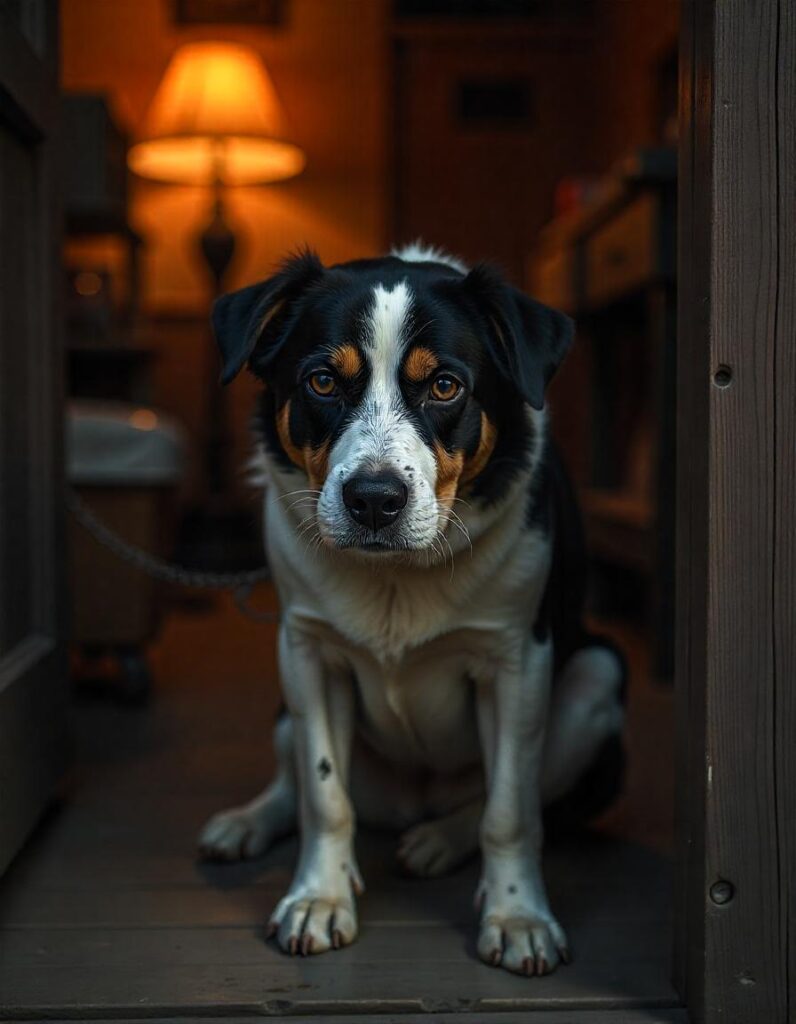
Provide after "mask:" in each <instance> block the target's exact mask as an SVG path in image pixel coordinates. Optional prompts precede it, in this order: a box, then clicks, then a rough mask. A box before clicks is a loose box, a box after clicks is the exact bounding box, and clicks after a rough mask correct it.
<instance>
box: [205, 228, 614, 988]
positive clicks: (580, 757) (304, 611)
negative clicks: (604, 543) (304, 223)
mask: <svg viewBox="0 0 796 1024" xmlns="http://www.w3.org/2000/svg"><path fill="white" fill-rule="evenodd" d="M213 322H214V328H215V333H216V337H217V340H218V344H219V347H220V352H221V357H222V363H223V370H222V382H224V383H226V382H228V381H230V380H232V379H233V378H234V377H235V376H236V374H238V373H239V371H240V370H241V369H242V368H243V367H244V366H245V365H246V366H248V368H249V369H250V371H251V372H252V373H253V374H254V375H255V376H256V377H257V378H259V379H260V380H261V381H262V382H263V385H264V389H263V391H262V394H261V397H260V402H259V408H258V413H257V429H258V432H259V436H260V439H261V449H262V457H263V463H264V470H265V474H266V478H267V489H266V490H267V496H268V500H267V501H266V502H265V505H264V507H265V508H266V514H265V537H266V547H267V554H268V560H269V564H270V566H271V568H272V571H273V578H274V581H275V584H276V587H277V590H278V594H279V601H280V606H281V611H282V618H281V624H280V628H279V670H280V676H281V684H282V689H283V694H284V699H285V704H286V713H285V714H284V715H283V716H282V717H281V718H280V720H279V721H278V723H277V726H276V730H275V746H276V751H277V757H278V771H277V775H276V778H275V779H274V781H273V782H272V784H271V785H270V786H269V787H268V788H267V789H266V790H265V791H264V792H263V793H262V794H261V795H260V796H258V797H257V798H256V799H254V800H253V801H252V802H251V803H249V804H247V805H245V806H242V807H237V808H234V809H232V810H229V811H226V812H223V813H221V814H218V815H216V816H215V817H213V818H212V819H211V820H210V821H209V822H208V824H207V825H206V826H205V828H204V830H203V832H202V834H201V836H200V849H201V851H202V853H203V854H204V855H205V856H206V857H209V858H215V859H224V860H233V859H237V858H244V857H256V856H259V855H261V854H262V853H263V852H264V851H265V850H266V849H267V848H268V847H269V846H270V845H271V844H272V843H274V842H275V841H276V840H277V839H278V838H281V837H283V836H285V835H287V834H289V833H292V832H295V831H296V830H297V829H298V827H299V824H300V833H301V852H300V857H299V862H298V866H297V868H296V871H295V875H294V877H293V881H292V883H291V885H290V888H289V889H288V892H287V894H286V895H285V896H284V898H283V899H282V900H281V902H280V903H279V904H278V906H277V907H276V909H275V911H274V913H273V916H272V918H271V921H270V930H269V934H270V935H271V936H274V937H275V938H276V940H277V942H278V944H279V946H280V947H281V949H282V950H284V951H285V952H287V953H290V954H296V953H302V954H310V953H321V952H324V951H326V950H330V949H337V948H340V947H342V946H346V945H348V944H349V943H351V942H353V941H354V939H355V938H356V935H357V927H358V925H357V909H356V899H357V897H358V896H359V895H360V894H361V893H362V892H363V889H364V885H363V880H362V877H361V874H360V871H359V868H358V866H357V861H356V856H355V852H354V845H353V843H354V822H355V818H356V819H358V820H359V821H361V822H363V823H367V824H371V825H376V826H388V827H393V828H394V827H395V826H396V825H397V826H399V828H400V829H401V830H402V831H403V835H402V838H401V840H400V845H399V850H398V856H399V858H400V860H401V862H402V864H403V866H404V867H405V869H406V870H407V871H410V872H413V873H415V874H417V875H424V876H436V875H440V874H442V873H443V872H446V871H449V870H450V869H452V868H453V867H455V866H456V865H457V864H458V863H459V862H460V861H461V860H463V859H464V858H466V857H469V856H471V855H472V854H473V853H475V852H476V851H477V850H478V848H479V847H480V851H481V855H482V873H481V879H480V883H479V886H478V890H477V893H476V905H477V907H478V908H479V910H480V923H479V932H478V942H477V948H478V954H479V956H480V957H481V959H483V960H484V961H485V962H486V963H488V964H492V965H494V966H498V965H499V966H502V967H503V968H505V969H507V970H509V971H512V972H515V973H518V974H524V975H534V974H536V975H543V974H547V973H549V972H551V971H553V970H554V969H555V968H556V966H557V965H558V964H559V963H561V962H564V963H567V962H569V960H570V958H571V954H570V949H569V944H568V941H567V937H566V935H565V932H564V930H563V929H562V927H561V925H560V924H559V922H558V921H557V920H556V918H555V916H554V914H553V911H552V910H551V907H550V905H549V902H548V898H547V895H546V891H545V885H544V880H543V877H542V868H541V848H542V831H543V824H542V807H543V806H545V807H556V806H561V804H562V801H565V800H566V799H567V796H568V794H569V795H571V794H572V793H573V792H574V791H576V790H578V788H579V787H581V789H582V788H583V783H584V780H585V781H586V782H588V778H589V775H590V772H592V771H594V770H595V766H596V765H598V764H599V762H600V759H601V757H602V756H603V754H604V752H605V751H606V750H607V749H608V747H609V746H610V745H611V744H616V742H617V741H618V737H619V735H620V733H621V729H622V721H623V700H622V692H623V687H624V666H623V660H622V657H621V655H620V653H619V652H618V651H617V650H615V649H614V648H613V647H612V646H611V645H610V644H609V643H608V642H607V641H605V640H602V639H600V638H599V637H595V636H592V635H590V634H589V632H588V631H587V629H586V628H585V626H584V624H583V619H582V608H583V590H584V581H585V556H584V554H583V551H582V548H581V547H580V541H579V539H578V528H577V521H578V517H577V509H576V506H575V503H574V498H573V495H572V492H571V489H570V488H569V485H568V483H567V480H566V476H565V474H564V473H563V470H562V467H561V464H560V461H559V459H558V457H557V455H556V452H555V449H554V447H553V445H552V444H551V442H550V440H549V438H548V433H547V417H546V410H545V389H546V386H547V384H548V383H549V381H550V379H551V378H552V376H553V374H554V372H555V370H556V368H557V367H558V365H559V364H560V362H561V360H562V358H563V357H564V355H565V353H566V351H567V349H568V347H569V345H570V342H571V340H572V337H573V324H572V322H571V321H570V320H569V318H567V317H566V316H564V315H563V314H561V313H559V312H556V311H554V310H552V309H549V308H547V307H545V306H544V305H542V304H540V303H538V302H535V301H533V300H532V299H530V298H527V297H526V296H525V295H523V294H521V293H520V292H519V291H517V290H516V289H514V288H513V287H511V286H510V285H509V284H507V283H506V282H505V281H504V280H503V279H502V278H501V276H500V274H499V273H498V272H496V271H495V270H494V269H492V268H491V267H489V266H488V265H477V266H474V267H473V268H471V269H469V268H468V267H466V266H465V265H464V264H462V263H461V262H460V261H459V260H458V259H455V258H453V257H450V256H448V255H447V254H445V253H443V252H440V251H439V250H436V249H433V248H428V247H424V246H422V245H420V244H416V245H413V246H410V247H407V248H404V249H402V250H397V251H393V253H392V254H390V255H389V256H386V257H383V258H377V259H362V260H356V261H353V262H348V263H343V264H339V265H337V266H332V267H328V268H327V267H325V266H323V264H322V263H321V261H320V260H319V259H318V257H317V256H316V255H315V254H313V253H312V252H311V251H303V252H300V253H299V254H297V255H294V256H292V257H291V258H289V259H288V260H287V261H286V262H285V263H284V264H283V265H282V267H281V269H280V270H279V272H278V273H276V274H275V275H274V276H273V277H271V278H270V279H268V280H266V281H264V282H262V283H261V284H257V285H253V286H251V287H248V288H244V289H242V290H241V291H238V292H235V293H233V294H230V295H227V296H224V297H222V298H221V299H220V300H219V301H218V302H217V303H216V305H215V307H214V312H213ZM614 790H615V787H614V789H613V790H612V791H611V793H610V794H609V795H613V792H614Z"/></svg>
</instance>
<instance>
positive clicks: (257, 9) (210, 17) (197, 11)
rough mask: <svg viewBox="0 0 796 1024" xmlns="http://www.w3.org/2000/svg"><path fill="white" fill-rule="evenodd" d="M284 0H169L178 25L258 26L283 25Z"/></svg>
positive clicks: (285, 0)
mask: <svg viewBox="0 0 796 1024" xmlns="http://www.w3.org/2000/svg"><path fill="white" fill-rule="evenodd" d="M287 6H288V0H173V17H174V21H175V23H176V24H178V25H259V26H272V27H278V26H281V25H283V24H284V23H285V18H286V14H287Z"/></svg>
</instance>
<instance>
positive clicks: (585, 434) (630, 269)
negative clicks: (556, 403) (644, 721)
mask: <svg viewBox="0 0 796 1024" xmlns="http://www.w3.org/2000/svg"><path fill="white" fill-rule="evenodd" d="M675 204H676V153H675V152H674V151H673V150H669V149H663V150H658V149H652V150H640V151H638V152H637V153H635V154H633V155H632V156H631V157H629V158H628V159H627V160H626V161H624V162H623V163H622V164H620V165H619V166H618V167H617V168H616V170H615V172H614V173H613V174H611V175H610V176H609V177H607V178H606V179H604V180H603V181H602V182H600V183H599V184H598V185H597V187H596V189H595V190H594V192H593V198H591V200H590V201H588V202H586V203H585V204H584V205H583V206H582V207H580V208H578V209H575V210H572V211H570V212H569V213H567V214H565V215H562V216H561V217H559V218H557V219H556V220H555V221H553V222H552V223H551V224H550V225H548V226H547V227H546V228H545V229H544V230H543V231H542V232H541V234H540V238H539V244H538V247H537V250H536V251H535V253H534V255H533V257H532V259H531V261H530V265H529V273H528V282H527V284H528V289H529V291H530V292H531V294H533V295H534V296H535V297H536V298H538V299H540V301H542V302H546V303H548V304H549V305H551V306H555V307H557V308H559V309H562V310H564V311H566V312H568V313H569V314H571V315H572V316H573V317H575V318H576V319H577V325H578V343H579V346H585V347H587V349H588V366H589V372H588V375H587V376H588V381H589V384H588V389H589V393H588V394H585V395H583V396H581V397H582V398H583V401H578V402H577V403H571V405H570V412H569V415H572V411H571V410H572V408H573V407H576V408H577V415H578V416H579V417H580V418H581V424H580V427H581V439H582V441H581V443H582V444H584V445H588V447H589V456H588V458H587V460H586V462H587V471H586V478H585V479H582V480H580V481H578V482H579V484H580V492H581V501H582V506H583V512H584V520H585V525H586V531H587V536H588V541H589V546H590V551H591V553H592V556H593V557H594V558H595V559H596V560H598V562H600V563H602V564H603V565H608V566H613V567H617V568H618V569H620V570H621V571H625V572H627V571H629V572H631V573H635V574H637V575H640V576H641V577H643V579H644V581H645V583H646V589H647V591H648V594H649V596H650V603H651V610H652V616H651V619H652V628H653V633H654V638H655V646H656V650H657V669H658V672H659V674H661V675H663V676H669V675H670V674H671V670H672V658H673V641H672V634H673V601H674V549H673V530H674V511H673V510H674V505H673V502H674V404H675V390H674V383H675V301H676V292H675V260H676V247H675V225H676V205H675ZM569 398H570V401H571V399H572V396H569Z"/></svg>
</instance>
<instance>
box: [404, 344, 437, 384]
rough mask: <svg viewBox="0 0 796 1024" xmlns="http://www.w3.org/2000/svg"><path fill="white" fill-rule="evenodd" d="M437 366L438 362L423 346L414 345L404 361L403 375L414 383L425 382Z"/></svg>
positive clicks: (429, 350)
mask: <svg viewBox="0 0 796 1024" xmlns="http://www.w3.org/2000/svg"><path fill="white" fill-rule="evenodd" d="M438 366H439V360H438V359H437V357H436V356H435V355H434V353H433V352H432V351H431V349H429V348H426V347H425V346H424V345H416V346H415V347H414V348H413V349H412V350H411V352H410V353H409V355H407V357H406V359H405V360H404V373H405V374H406V376H407V378H408V379H409V380H411V381H414V382H415V383H420V381H423V380H426V379H427V378H428V377H430V376H431V374H432V373H433V372H434V371H435V370H436V369H437V367H438Z"/></svg>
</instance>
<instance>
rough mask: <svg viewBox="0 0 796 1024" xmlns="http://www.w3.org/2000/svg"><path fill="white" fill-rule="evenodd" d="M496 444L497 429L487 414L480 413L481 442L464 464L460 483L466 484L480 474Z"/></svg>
mask: <svg viewBox="0 0 796 1024" xmlns="http://www.w3.org/2000/svg"><path fill="white" fill-rule="evenodd" d="M496 442H497V428H496V427H495V424H494V423H493V422H492V421H491V420H490V419H489V417H488V416H487V414H486V413H485V412H484V411H483V410H482V411H481V440H480V441H479V442H478V447H477V448H476V450H475V453H474V454H473V455H471V456H470V458H469V459H468V460H467V461H466V462H465V464H464V468H463V469H462V475H461V480H460V483H462V484H468V483H470V482H471V481H472V480H475V478H476V477H477V476H478V474H479V473H481V472H482V471H483V469H484V467H485V466H486V464H487V462H489V459H490V456H491V455H492V452H493V451H494V450H495V443H496Z"/></svg>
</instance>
